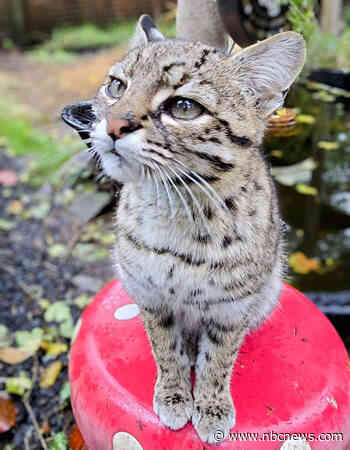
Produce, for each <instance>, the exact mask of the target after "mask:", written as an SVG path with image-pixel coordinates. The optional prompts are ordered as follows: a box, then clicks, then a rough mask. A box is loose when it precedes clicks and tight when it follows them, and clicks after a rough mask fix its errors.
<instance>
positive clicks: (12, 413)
mask: <svg viewBox="0 0 350 450" xmlns="http://www.w3.org/2000/svg"><path fill="white" fill-rule="evenodd" d="M16 416H17V410H16V406H15V404H14V403H13V401H12V399H11V397H10V396H9V395H7V394H6V393H0V433H5V432H6V431H8V430H9V429H10V428H12V427H13V426H14V424H15V423H16Z"/></svg>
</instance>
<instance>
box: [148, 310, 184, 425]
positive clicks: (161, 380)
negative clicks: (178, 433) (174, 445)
mask: <svg viewBox="0 0 350 450" xmlns="http://www.w3.org/2000/svg"><path fill="white" fill-rule="evenodd" d="M142 319H143V322H144V325H145V328H146V331H147V334H148V337H149V340H150V342H151V346H152V351H153V355H154V359H155V361H156V365H157V370H158V376H157V382H156V384H155V388H154V397H153V409H154V412H155V413H156V414H157V415H158V416H159V418H160V420H161V422H162V423H163V424H164V425H166V426H168V427H169V428H171V429H173V430H178V429H179V428H182V427H183V426H185V425H186V423H187V422H188V421H189V420H190V419H191V417H192V412H193V397H192V393H191V364H190V361H189V358H188V356H187V354H186V353H185V352H184V348H185V346H184V345H183V342H182V341H183V337H182V336H183V333H182V332H181V324H180V323H176V318H175V315H174V314H173V313H172V312H170V311H167V310H164V309H161V310H160V309H151V308H147V309H143V310H142Z"/></svg>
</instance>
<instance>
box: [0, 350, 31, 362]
mask: <svg viewBox="0 0 350 450" xmlns="http://www.w3.org/2000/svg"><path fill="white" fill-rule="evenodd" d="M35 352H36V350H34V351H33V350H29V349H25V348H21V347H4V348H0V361H2V362H4V363H6V364H19V363H21V362H23V361H25V360H26V359H28V358H30V357H31V356H33V355H34V353H35Z"/></svg>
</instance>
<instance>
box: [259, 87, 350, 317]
mask: <svg viewBox="0 0 350 450" xmlns="http://www.w3.org/2000/svg"><path fill="white" fill-rule="evenodd" d="M334 100H335V98H334V97H333V96H332V95H330V94H329V93H327V94H325V95H322V92H321V93H320V91H315V92H312V91H309V90H307V89H306V88H304V87H298V89H296V90H294V92H292V93H291V94H290V96H289V99H288V102H289V105H290V107H293V108H294V107H297V118H298V117H300V121H299V122H300V123H299V124H298V126H297V129H296V130H295V135H294V136H289V137H267V138H266V141H265V149H266V151H267V153H268V154H270V157H271V158H270V159H271V161H272V165H273V169H272V170H273V173H274V175H275V177H276V180H277V181H278V185H279V189H280V196H281V206H282V213H283V217H284V219H285V221H286V222H287V224H288V232H287V237H288V239H289V252H290V254H293V253H295V252H302V253H303V254H304V255H306V257H307V258H313V259H316V260H317V261H318V262H319V267H318V268H317V269H313V270H310V271H309V273H296V272H295V271H294V270H292V269H290V278H289V279H290V280H291V282H292V284H293V285H295V286H296V287H297V288H299V289H300V290H302V291H304V292H309V291H313V292H317V291H318V292H323V293H326V294H325V295H323V296H322V295H317V297H318V298H316V295H314V297H315V299H316V302H321V300H320V299H321V298H323V300H324V299H325V298H326V297H327V298H328V303H329V302H332V301H333V302H334V308H333V309H334V312H336V310H337V313H339V311H340V310H341V311H342V312H343V313H345V312H346V311H347V312H346V313H350V108H349V109H348V110H347V109H346V106H344V105H343V104H342V103H339V102H336V101H334ZM301 122H302V123H301ZM310 187H311V189H310ZM332 293H333V294H332ZM323 300H322V301H323ZM339 302H340V303H342V305H340V304H339V305H338V306H340V310H339V308H336V304H337V303H339ZM321 303H322V302H321ZM320 306H321V308H322V305H320ZM323 306H324V305H323ZM327 308H328V309H329V305H328V306H327ZM327 308H326V307H323V309H324V310H326V309H327ZM345 310H346V311H345ZM327 312H329V311H328V310H327Z"/></svg>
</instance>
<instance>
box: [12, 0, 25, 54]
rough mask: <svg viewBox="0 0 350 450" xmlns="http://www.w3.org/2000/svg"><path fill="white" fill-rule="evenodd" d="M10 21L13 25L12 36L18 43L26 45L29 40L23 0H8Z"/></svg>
mask: <svg viewBox="0 0 350 450" xmlns="http://www.w3.org/2000/svg"><path fill="white" fill-rule="evenodd" d="M7 5H8V6H7V8H8V12H9V19H10V20H9V22H10V27H11V38H12V39H13V40H14V41H15V42H16V44H19V45H24V44H25V43H26V42H27V41H28V36H27V35H26V27H25V14H24V5H23V2H22V0H8V1H7Z"/></svg>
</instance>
